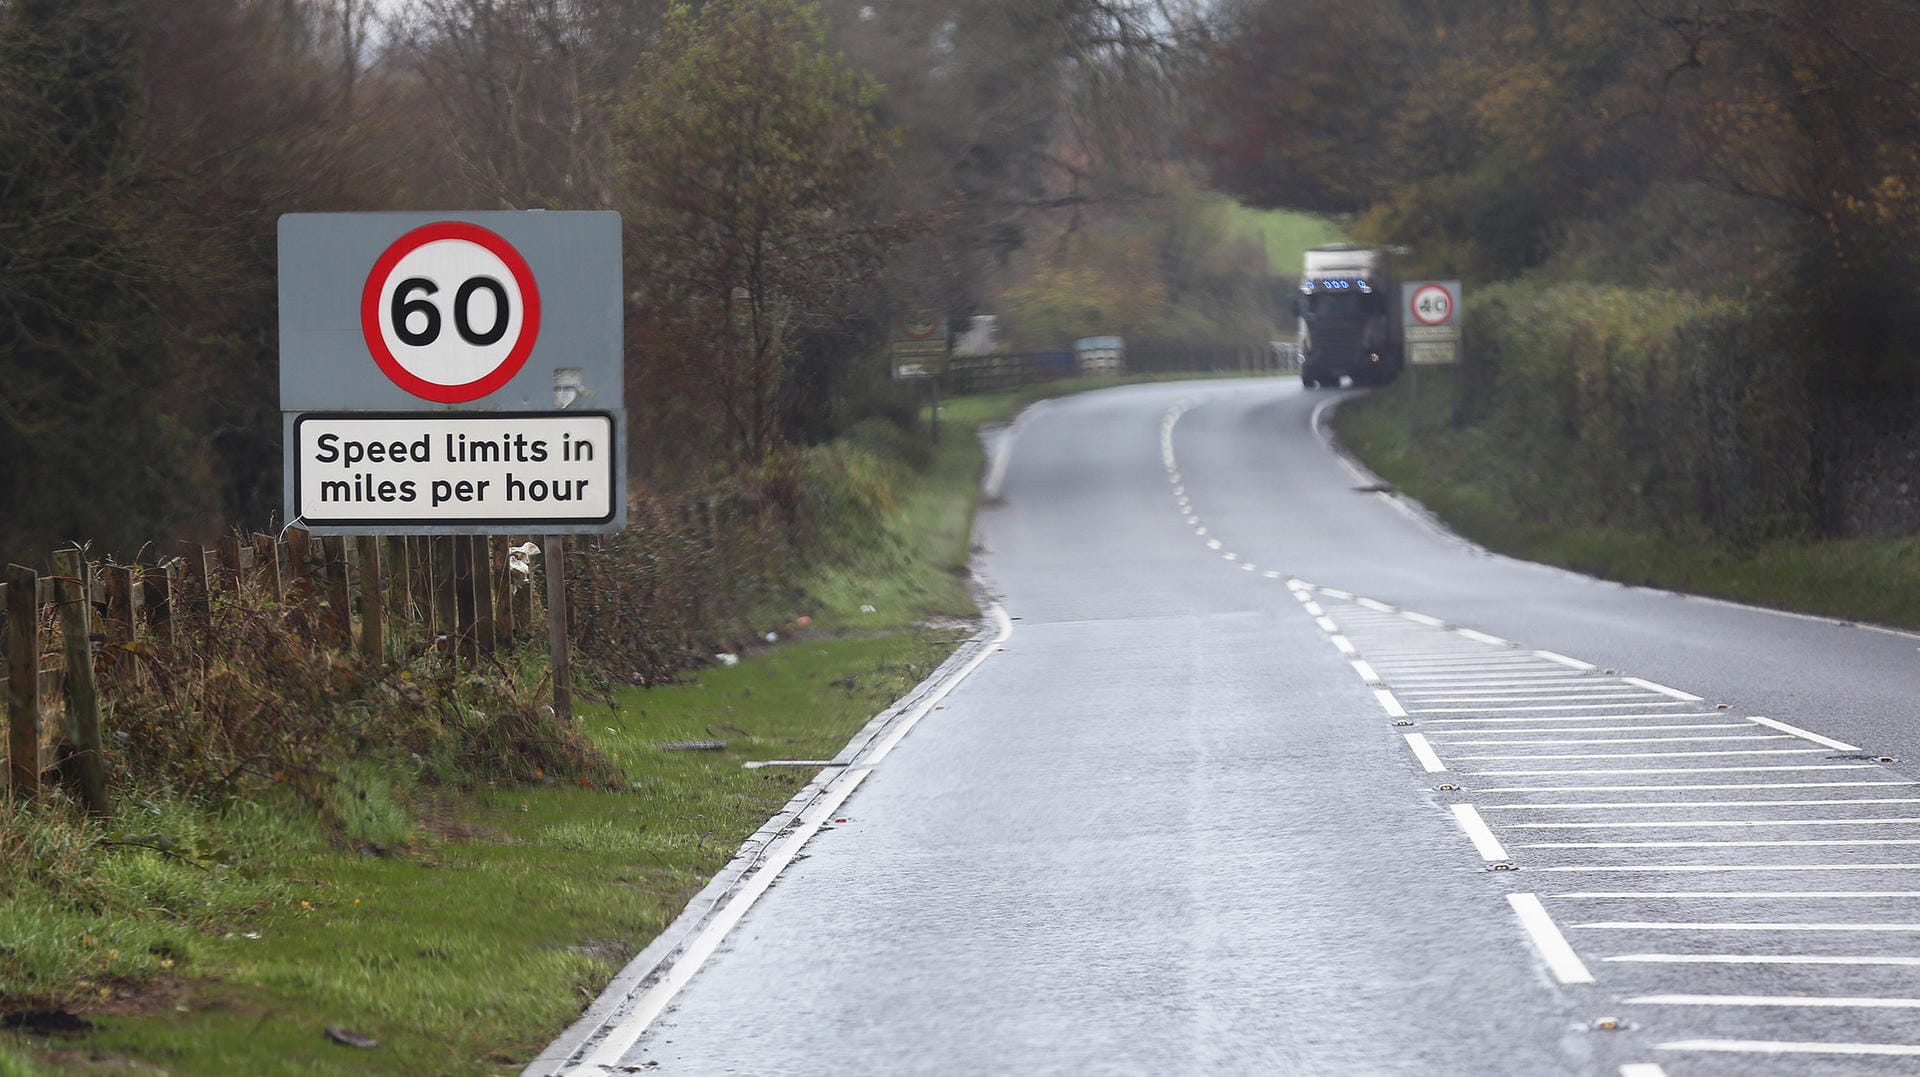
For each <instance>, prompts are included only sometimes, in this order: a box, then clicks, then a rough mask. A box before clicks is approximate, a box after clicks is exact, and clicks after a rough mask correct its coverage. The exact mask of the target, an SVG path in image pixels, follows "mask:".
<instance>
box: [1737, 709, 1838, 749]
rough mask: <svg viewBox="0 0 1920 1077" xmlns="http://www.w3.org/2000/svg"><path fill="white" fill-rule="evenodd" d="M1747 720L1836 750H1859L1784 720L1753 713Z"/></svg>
mask: <svg viewBox="0 0 1920 1077" xmlns="http://www.w3.org/2000/svg"><path fill="white" fill-rule="evenodd" d="M1747 721H1749V722H1758V723H1760V724H1761V725H1763V726H1766V727H1767V728H1769V729H1778V730H1779V731H1780V732H1782V733H1791V734H1793V735H1794V736H1796V737H1799V738H1800V739H1802V740H1810V741H1812V742H1814V743H1815V744H1823V745H1826V746H1827V747H1829V748H1833V749H1835V750H1837V751H1842V752H1857V751H1859V750H1860V749H1859V748H1857V747H1855V746H1853V745H1851V744H1848V743H1847V742H1846V741H1843V740H1834V739H1833V738H1832V737H1823V736H1821V735H1820V734H1818V733H1809V732H1808V731H1806V730H1804V729H1801V728H1800V727H1799V726H1797V725H1788V724H1787V723H1785V722H1781V721H1776V720H1774V719H1772V718H1760V717H1756V716H1754V715H1748V716H1747Z"/></svg>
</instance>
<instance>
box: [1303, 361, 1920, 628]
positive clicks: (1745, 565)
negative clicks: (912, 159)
mask: <svg viewBox="0 0 1920 1077" xmlns="http://www.w3.org/2000/svg"><path fill="white" fill-rule="evenodd" d="M1442 373H1443V374H1444V372H1442ZM1428 381H1429V385H1428V386H1427V387H1425V396H1424V398H1423V399H1420V400H1418V401H1417V402H1416V400H1415V397H1414V394H1413V392H1412V390H1411V386H1410V385H1409V383H1408V382H1406V381H1404V380H1403V381H1401V382H1399V383H1397V384H1395V385H1394V386H1392V387H1391V388H1388V389H1385V390H1382V391H1379V392H1375V393H1372V394H1369V395H1368V396H1366V397H1363V398H1360V399H1357V400H1353V401H1350V402H1348V403H1346V404H1343V405H1342V406H1341V407H1340V409H1339V410H1338V411H1337V412H1335V413H1334V418H1333V429H1334V432H1335V433H1337V434H1338V435H1339V437H1340V440H1341V442H1342V443H1343V444H1344V445H1346V446H1347V448H1348V449H1349V450H1351V451H1352V452H1353V453H1354V454H1355V455H1356V456H1358V457H1359V458H1360V459H1361V460H1362V461H1364V462H1365V463H1366V465H1367V466H1368V467H1370V468H1372V469H1373V470H1374V471H1375V472H1376V473H1377V474H1379V475H1380V477H1381V478H1383V479H1385V480H1387V481H1388V482H1390V483H1392V484H1393V485H1394V486H1395V487H1396V488H1398V489H1399V490H1401V491H1402V492H1404V493H1406V494H1407V495H1408V496H1410V497H1413V498H1415V499H1417V500H1419V501H1420V502H1421V503H1422V504H1424V505H1425V506H1426V507H1427V508H1428V509H1430V510H1432V511H1433V512H1434V513H1435V514H1436V515H1438V516H1439V517H1440V518H1441V519H1442V520H1444V521H1446V523H1447V525H1448V526H1449V527H1451V528H1453V529H1454V530H1455V531H1457V532H1459V533H1460V534H1462V535H1464V536H1466V537H1467V538H1469V539H1472V540H1473V541H1475V542H1478V543H1480V544H1481V545H1483V546H1486V547H1487V548H1489V549H1493V550H1498V551H1500V552H1501V553H1506V554H1511V555H1513V556H1515V557H1523V558H1526V559H1528V560H1531V561H1541V562H1545V563H1547V564H1552V565H1560V566H1562V567H1565V568H1570V569H1574V570H1576V571H1579V572H1584V573H1587V574H1589V575H1594V576H1599V577H1602V578H1604V579H1610V580H1618V581H1620V582H1622V583H1630V584H1637V585H1640V586H1643V587H1658V588H1662V589H1666V590H1672V591H1684V592H1688V593H1692V594H1702V595H1712V596H1715V597H1719V598H1727V599H1733V600H1735V601H1739V602H1747V603H1751V604H1754V605H1760V606H1771V607H1775V608H1778V609H1786V610H1794V611H1798V612H1801V613H1812V614H1820V615H1824V616H1828V617H1835V618H1840V619H1843V620H1851V621H1863V622H1867V623H1872V624H1882V625H1892V626H1899V627H1905V628H1920V539H1913V538H1859V539H1827V540H1786V541H1775V542H1766V543H1760V544H1756V545H1752V546H1746V547H1742V546H1737V545H1734V544H1732V543H1729V542H1727V541H1725V540H1721V539H1716V538H1715V537H1714V536H1712V535H1709V534H1706V533H1704V532H1700V531H1696V532H1686V531H1681V532H1679V533H1677V534H1676V533H1664V534H1655V533H1651V532H1646V531H1636V530H1624V529H1615V528H1605V527H1598V528H1597V527H1593V526H1590V525H1587V524H1579V525H1570V524H1562V523H1558V522H1556V521H1553V520H1551V519H1541V518H1539V517H1535V516H1528V515H1525V514H1522V513H1521V512H1519V511H1517V510H1516V509H1515V508H1514V507H1513V506H1512V504H1511V503H1510V502H1509V501H1508V500H1507V499H1506V498H1504V497H1503V496H1502V491H1503V490H1505V489H1512V488H1515V487H1517V486H1518V485H1520V484H1525V483H1530V482H1541V481H1551V477H1550V476H1539V475H1535V474H1533V473H1532V470H1531V465H1532V462H1531V461H1529V460H1521V459H1515V458H1513V456H1512V454H1511V453H1508V452H1505V451H1503V447H1502V446H1500V445H1498V444H1494V443H1492V442H1490V441H1489V440H1487V439H1485V438H1484V437H1480V436H1477V434H1476V431H1474V430H1472V429H1468V430H1465V431H1462V430H1456V429H1454V428H1453V427H1452V426H1451V424H1450V423H1448V421H1447V415H1448V412H1449V409H1450V407H1451V394H1450V392H1449V391H1448V390H1449V389H1450V385H1448V383H1447V382H1446V380H1445V379H1444V377H1441V378H1433V377H1429V378H1428Z"/></svg>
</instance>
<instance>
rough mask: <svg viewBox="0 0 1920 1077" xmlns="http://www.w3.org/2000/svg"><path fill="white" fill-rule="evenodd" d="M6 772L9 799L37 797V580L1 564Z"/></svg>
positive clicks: (27, 570) (25, 570)
mask: <svg viewBox="0 0 1920 1077" xmlns="http://www.w3.org/2000/svg"><path fill="white" fill-rule="evenodd" d="M7 771H8V773H9V775H10V778H9V784H11V785H12V787H13V796H14V799H15V800H18V801H22V802H30V801H32V800H34V799H36V798H38V797H39V796H40V577H39V576H38V575H37V574H36V573H35V572H34V571H33V570H32V569H30V568H26V567H24V566H21V565H8V566H7Z"/></svg>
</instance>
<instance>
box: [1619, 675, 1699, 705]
mask: <svg viewBox="0 0 1920 1077" xmlns="http://www.w3.org/2000/svg"><path fill="white" fill-rule="evenodd" d="M1620 679H1621V680H1623V681H1625V682H1627V683H1628V684H1632V685H1638V686H1639V687H1641V688H1645V689H1646V690H1647V691H1649V692H1658V693H1660V694H1661V695H1663V696H1672V697H1673V698H1675V699H1684V700H1686V701H1687V702H1688V703H1698V702H1700V701H1701V700H1700V697H1699V696H1696V695H1694V694H1693V693H1692V692H1682V691H1681V690H1680V689H1678V688H1668V687H1667V686H1666V685H1664V684H1657V683H1655V682H1653V681H1650V680H1647V679H1645V678H1643V677H1622V678H1620Z"/></svg>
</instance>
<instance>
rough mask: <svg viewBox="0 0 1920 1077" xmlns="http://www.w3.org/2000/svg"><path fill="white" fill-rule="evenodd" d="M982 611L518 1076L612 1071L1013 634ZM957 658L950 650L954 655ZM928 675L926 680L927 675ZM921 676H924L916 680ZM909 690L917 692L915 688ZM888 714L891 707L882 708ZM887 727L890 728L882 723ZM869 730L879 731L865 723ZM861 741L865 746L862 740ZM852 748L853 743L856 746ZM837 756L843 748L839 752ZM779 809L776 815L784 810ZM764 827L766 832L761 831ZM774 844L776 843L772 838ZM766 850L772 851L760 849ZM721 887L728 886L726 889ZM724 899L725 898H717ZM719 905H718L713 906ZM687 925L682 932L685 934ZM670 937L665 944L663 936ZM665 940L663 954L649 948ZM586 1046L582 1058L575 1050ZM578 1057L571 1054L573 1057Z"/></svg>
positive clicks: (1000, 611)
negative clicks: (699, 908)
mask: <svg viewBox="0 0 1920 1077" xmlns="http://www.w3.org/2000/svg"><path fill="white" fill-rule="evenodd" d="M988 614H989V615H990V616H991V617H992V619H993V622H994V624H995V626H996V630H995V631H994V634H993V635H992V636H991V637H987V636H986V634H985V633H982V634H981V635H980V636H976V637H975V640H976V641H978V643H977V647H976V650H975V652H974V653H973V655H971V656H970V657H969V658H967V659H966V660H965V661H964V663H963V664H961V665H959V666H957V667H955V668H951V669H948V668H946V667H943V668H942V669H941V670H937V671H935V673H934V675H933V676H934V677H937V678H939V683H938V685H937V686H936V687H935V688H934V689H933V690H932V691H931V692H928V693H927V694H926V695H924V696H922V697H921V698H919V699H918V700H917V701H916V702H915V703H914V704H913V705H912V706H911V707H910V708H909V709H908V710H906V711H904V712H892V713H889V712H882V713H881V714H880V715H877V716H875V718H874V719H873V721H872V722H871V723H869V726H868V728H867V729H863V730H862V731H861V733H860V734H856V735H855V737H854V740H853V742H852V743H850V744H849V749H852V750H853V751H854V752H855V753H856V754H855V757H854V758H853V759H852V760H850V761H840V760H836V762H835V764H834V766H832V767H830V768H829V769H828V770H826V771H823V772H822V773H821V774H820V775H819V776H817V777H816V778H815V779H814V781H813V782H812V783H811V784H810V785H809V787H808V788H806V789H803V790H801V791H800V792H799V793H798V794H796V795H795V796H794V799H793V800H792V801H790V802H789V806H790V807H791V806H792V805H794V804H802V803H804V805H805V806H803V807H801V808H800V809H799V810H798V811H797V812H795V813H794V814H793V816H792V817H791V818H789V819H786V820H784V821H782V820H781V817H780V816H775V817H774V819H772V820H769V821H768V823H767V825H766V826H764V827H762V828H761V832H760V833H757V834H755V835H754V836H753V837H752V838H749V839H748V840H747V843H746V845H743V846H742V851H741V852H740V853H738V854H736V860H738V859H739V858H741V857H745V856H748V855H754V856H755V857H756V859H755V860H753V861H752V862H751V863H750V864H748V865H747V866H746V867H745V868H744V869H743V870H742V871H741V872H740V873H739V874H737V875H734V876H732V877H731V878H729V877H728V876H727V873H726V872H725V871H723V872H722V873H721V875H719V876H716V877H715V879H714V880H713V881H712V882H710V883H708V889H713V888H716V887H717V888H719V892H718V893H717V894H716V895H714V896H712V897H711V898H710V899H709V904H707V905H706V907H705V909H704V912H703V913H698V914H696V913H695V912H694V907H695V906H696V905H698V904H700V903H701V901H702V898H703V897H708V890H707V889H703V890H702V891H701V893H700V894H696V895H695V896H694V899H693V901H691V902H689V903H688V907H687V909H686V911H683V912H682V913H681V916H682V917H688V916H703V917H704V918H703V919H701V920H699V921H697V922H696V923H694V924H692V925H689V926H688V927H687V928H686V929H685V930H684V931H681V932H676V931H675V930H674V928H675V927H676V926H679V925H678V921H677V920H676V923H675V924H672V925H669V926H668V928H667V930H666V931H664V932H662V933H661V935H660V936H659V937H658V938H656V939H655V940H654V942H653V943H652V944H650V945H649V946H648V947H647V948H646V949H644V950H642V951H641V952H640V954H639V956H637V957H635V958H634V959H633V960H632V961H631V962H629V963H628V965H627V967H626V968H625V969H623V970H622V971H621V972H620V974H619V975H618V976H616V977H615V979H614V984H613V985H610V986H609V988H608V990H607V991H606V992H605V993H603V994H602V996H601V998H602V999H605V998H607V997H608V996H609V995H612V994H614V992H615V991H616V990H617V989H618V985H619V984H620V983H621V982H622V981H628V983H627V987H626V991H625V993H624V995H622V996H620V997H619V998H618V1000H617V1001H616V1002H615V1003H614V1004H613V1005H612V1007H611V1008H610V1009H607V1010H605V1011H604V1012H601V1013H596V1012H595V1011H596V1010H598V1009H599V1008H600V1007H599V1003H597V1002H596V1004H595V1005H594V1006H592V1007H589V1009H588V1012H587V1014H585V1015H583V1016H582V1017H581V1019H580V1021H578V1022H576V1024H575V1026H574V1028H573V1029H569V1030H568V1031H567V1032H566V1033H563V1034H562V1035H561V1037H560V1039H559V1040H557V1041H555V1043H554V1044H553V1045H550V1047H549V1050H551V1049H553V1048H554V1047H558V1046H560V1045H561V1044H566V1045H568V1046H567V1047H566V1053H565V1054H564V1055H558V1056H556V1055H549V1054H546V1053H543V1054H542V1055H541V1056H539V1057H536V1058H535V1059H534V1060H533V1061H532V1062H530V1063H529V1064H528V1065H527V1068H526V1069H525V1070H524V1071H523V1075H524V1077H536V1075H551V1074H560V1073H566V1072H569V1071H572V1070H574V1069H576V1068H580V1067H588V1066H597V1067H599V1068H600V1069H601V1070H602V1071H603V1072H611V1071H612V1069H613V1068H614V1067H615V1066H616V1065H617V1064H618V1063H619V1061H620V1058H621V1056H623V1055H624V1054H626V1052H627V1051H629V1050H631V1049H632V1048H633V1045H634V1044H635V1043H638V1042H639V1040H640V1037H641V1036H643V1035H645V1034H646V1031H647V1029H648V1028H649V1027H650V1026H651V1025H652V1024H653V1022H654V1020H655V1019H657V1018H658V1017H659V1016H660V1014H661V1013H662V1012H663V1011H664V1010H665V1009H666V1006H667V1004H668V1003H670V1002H672V1000H673V997H674V995H675V994H677V993H678V992H679V990H680V988H681V987H683V986H685V984H686V983H687V981H689V980H691V979H692V978H693V976H694V974H695V973H697V972H698V971H699V970H700V967H701V965H702V964H704V962H705V961H706V959H707V958H708V957H709V956H711V955H712V953H713V951H714V950H715V949H717V948H718V947H719V945H720V943H721V942H722V941H724V939H725V938H726V936H727V934H728V933H729V932H730V931H731V930H732V929H733V927H734V925H735V924H737V923H738V922H739V920H740V919H741V917H743V916H745V915H746V912H747V910H748V909H749V908H751V907H752V905H753V904H754V902H755V901H757V900H758V899H759V897H760V895H761V894H763V893H765V892H766V890H767V888H768V887H770V886H772V885H773V881H774V880H775V879H776V878H778V877H779V875H780V873H781V872H782V871H784V870H785V869H786V868H787V866H788V865H789V864H791V863H792V862H793V859H794V858H795V857H796V856H797V855H799V853H800V850H801V849H802V848H804V847H805V846H806V844H807V842H809V841H811V840H812V839H813V837H814V835H815V834H817V833H818V832H819V830H820V828H821V827H822V826H824V825H825V824H826V823H827V822H828V821H829V820H831V819H832V818H833V816H834V813H835V812H836V811H838V810H839V808H840V805H841V804H842V803H844V802H845V800H846V799H847V797H848V796H851V795H852V793H853V791H854V789H856V788H857V787H858V786H859V785H860V783H861V782H862V781H864V780H865V779H866V776H867V775H868V774H870V773H872V767H873V765H874V764H876V763H878V762H879V761H880V760H881V759H883V758H885V757H886V755H887V753H889V752H891V751H892V750H893V748H894V746H895V745H897V744H899V743H900V740H901V738H903V737H905V736H906V734H907V731H908V730H910V729H912V728H913V726H914V724H915V723H917V722H919V720H920V719H921V718H924V717H925V716H926V715H927V714H929V713H931V712H932V710H933V708H934V707H935V706H936V705H938V704H939V702H940V701H941V700H943V699H945V698H946V697H947V695H948V694H949V693H951V692H952V691H953V689H954V688H956V687H958V686H959V685H960V684H961V682H963V681H965V680H966V679H967V677H969V676H970V675H971V674H972V673H973V671H974V670H976V669H978V668H980V665H981V663H983V662H985V661H986V660H987V657H988V656H989V655H992V654H994V653H996V648H997V646H998V645H999V644H1002V643H1005V642H1006V641H1007V640H1008V639H1009V638H1011V637H1012V635H1013V619H1012V618H1011V617H1009V616H1008V615H1007V612H1006V610H1005V609H1004V608H1002V607H1001V606H1000V604H999V603H997V602H996V603H993V604H992V605H991V606H990V607H989V609H988ZM956 657H958V656H957V655H956ZM929 679H930V680H931V679H933V678H929ZM924 683H925V682H923V685H924ZM916 691H918V689H917V688H916ZM908 698H912V696H911V694H910V695H909V697H908ZM889 711H891V708H889ZM889 725H891V726H892V728H891V729H888V728H887V727H888V726H889ZM876 726H877V727H878V729H876V728H874V727H876ZM880 730H886V734H885V739H883V740H880V741H879V742H878V744H877V746H876V745H875V741H874V739H873V738H874V737H875V736H876V735H877V734H878V733H879V731H880ZM863 741H864V744H863V743H862V742H863ZM856 745H859V747H855V746H856ZM844 754H846V753H844V752H843V755H844ZM785 814H786V813H784V812H783V813H782V815H785ZM769 831H771V834H769ZM776 843H777V844H776ZM756 844H757V845H758V852H756V853H754V854H749V853H748V852H747V849H746V846H749V845H756ZM769 849H771V851H768V850H769ZM729 890H730V892H729ZM721 902H724V904H721ZM716 905H717V906H718V908H717V910H716V908H715V906H716ZM688 932H691V933H690V934H689V933H688ZM669 940H672V941H669ZM659 947H668V948H667V949H666V950H665V952H660V951H659V950H658V949H657V948H659ZM582 1025H585V1026H587V1028H586V1031H585V1033H584V1034H583V1035H578V1036H576V1034H575V1030H576V1029H578V1028H579V1027H580V1026H582ZM583 1052H585V1055H584V1057H579V1056H581V1055H582V1054H583ZM577 1057H578V1061H575V1059H576V1058H577Z"/></svg>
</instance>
